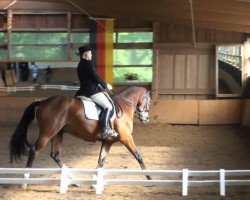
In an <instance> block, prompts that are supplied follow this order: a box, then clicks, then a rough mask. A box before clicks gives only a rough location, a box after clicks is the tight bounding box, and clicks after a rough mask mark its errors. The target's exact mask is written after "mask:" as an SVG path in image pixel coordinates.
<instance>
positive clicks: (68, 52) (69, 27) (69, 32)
mask: <svg viewBox="0 0 250 200" xmlns="http://www.w3.org/2000/svg"><path fill="white" fill-rule="evenodd" d="M67 24H68V27H67V33H68V34H67V36H68V38H67V60H72V55H71V51H70V50H71V13H70V12H68V14H67Z"/></svg>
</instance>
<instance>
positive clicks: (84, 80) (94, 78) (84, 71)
mask: <svg viewBox="0 0 250 200" xmlns="http://www.w3.org/2000/svg"><path fill="white" fill-rule="evenodd" d="M77 75H78V78H79V80H80V89H79V90H78V91H77V92H76V96H81V95H83V96H88V97H89V96H91V95H94V94H96V93H98V92H100V89H99V88H98V84H100V85H101V86H102V87H103V88H107V84H106V83H105V82H104V81H103V80H102V79H101V78H100V77H99V76H98V75H97V73H96V70H95V67H94V65H93V64H92V62H91V60H86V59H81V61H80V62H79V64H78V66H77Z"/></svg>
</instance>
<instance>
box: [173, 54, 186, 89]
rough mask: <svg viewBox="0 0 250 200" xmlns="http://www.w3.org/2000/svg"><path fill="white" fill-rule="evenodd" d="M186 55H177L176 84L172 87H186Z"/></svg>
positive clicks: (174, 72)
mask: <svg viewBox="0 0 250 200" xmlns="http://www.w3.org/2000/svg"><path fill="white" fill-rule="evenodd" d="M185 62H186V61H185V55H176V56H175V65H174V70H173V74H172V75H173V77H174V85H173V87H172V88H176V89H183V88H185V64H186V63H185Z"/></svg>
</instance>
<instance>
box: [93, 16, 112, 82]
mask: <svg viewBox="0 0 250 200" xmlns="http://www.w3.org/2000/svg"><path fill="white" fill-rule="evenodd" d="M113 32H114V20H113V19H99V18H94V19H93V18H91V19H90V44H91V47H92V49H93V51H92V52H93V57H92V59H93V62H94V64H95V66H96V71H97V73H98V75H99V76H100V77H101V78H102V79H103V80H105V81H106V82H108V83H113Z"/></svg>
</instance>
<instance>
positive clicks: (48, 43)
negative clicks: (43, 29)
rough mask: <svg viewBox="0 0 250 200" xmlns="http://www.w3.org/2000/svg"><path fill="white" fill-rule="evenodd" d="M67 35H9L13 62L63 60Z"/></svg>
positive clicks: (25, 33)
mask: <svg viewBox="0 0 250 200" xmlns="http://www.w3.org/2000/svg"><path fill="white" fill-rule="evenodd" d="M66 44H67V33H27V32H13V33H12V34H11V45H12V47H11V59H13V60H65V59H66V51H67V50H66V49H67V48H66V47H67V46H66Z"/></svg>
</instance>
